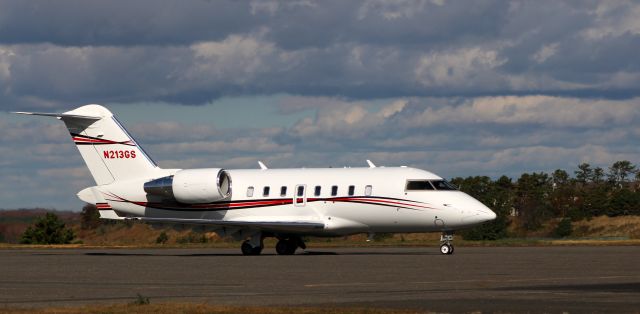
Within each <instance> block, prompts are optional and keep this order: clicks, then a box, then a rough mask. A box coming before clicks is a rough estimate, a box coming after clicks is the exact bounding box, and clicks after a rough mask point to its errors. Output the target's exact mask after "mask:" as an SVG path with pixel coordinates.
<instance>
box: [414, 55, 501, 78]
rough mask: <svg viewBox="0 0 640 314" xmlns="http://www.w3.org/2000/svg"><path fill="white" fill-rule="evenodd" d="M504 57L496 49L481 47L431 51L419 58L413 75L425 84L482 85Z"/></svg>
mask: <svg viewBox="0 0 640 314" xmlns="http://www.w3.org/2000/svg"><path fill="white" fill-rule="evenodd" d="M506 61H507V60H505V59H503V58H500V57H499V56H498V51H496V50H490V49H485V48H481V47H473V48H462V49H458V50H455V51H448V52H433V53H429V54H426V55H424V56H422V57H421V58H420V60H419V61H418V64H417V66H416V69H415V78H416V80H418V82H420V83H421V84H422V85H424V86H427V87H439V86H440V87H442V86H452V85H458V86H470V85H484V84H485V83H483V82H486V83H487V84H488V83H490V82H489V81H491V80H495V76H496V73H495V72H494V71H493V69H494V68H496V67H498V66H500V65H502V64H504V63H505V62H506ZM492 77H493V78H492Z"/></svg>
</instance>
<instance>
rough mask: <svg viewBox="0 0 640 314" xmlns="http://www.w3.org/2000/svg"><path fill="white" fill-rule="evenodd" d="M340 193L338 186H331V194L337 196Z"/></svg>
mask: <svg viewBox="0 0 640 314" xmlns="http://www.w3.org/2000/svg"><path fill="white" fill-rule="evenodd" d="M336 195H338V186H337V185H334V186H332V187H331V196H336Z"/></svg>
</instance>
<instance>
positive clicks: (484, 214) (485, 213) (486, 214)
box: [480, 208, 497, 221]
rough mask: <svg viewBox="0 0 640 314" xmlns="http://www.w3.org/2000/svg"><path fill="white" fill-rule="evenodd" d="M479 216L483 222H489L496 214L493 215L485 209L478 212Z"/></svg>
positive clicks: (489, 210)
mask: <svg viewBox="0 0 640 314" xmlns="http://www.w3.org/2000/svg"><path fill="white" fill-rule="evenodd" d="M480 216H482V218H483V219H484V220H485V221H491V220H494V219H496V217H497V216H496V213H494V212H493V211H492V210H491V209H489V208H487V209H485V210H480Z"/></svg>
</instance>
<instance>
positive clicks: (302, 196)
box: [293, 184, 307, 206]
mask: <svg viewBox="0 0 640 314" xmlns="http://www.w3.org/2000/svg"><path fill="white" fill-rule="evenodd" d="M293 204H294V205H295V206H305V205H306V204H307V186H306V185H305V184H298V185H296V189H295V190H294V193H293Z"/></svg>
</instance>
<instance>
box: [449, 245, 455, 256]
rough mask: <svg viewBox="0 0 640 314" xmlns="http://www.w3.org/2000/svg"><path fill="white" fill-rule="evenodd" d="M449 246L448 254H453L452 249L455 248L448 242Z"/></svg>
mask: <svg viewBox="0 0 640 314" xmlns="http://www.w3.org/2000/svg"><path fill="white" fill-rule="evenodd" d="M449 247H450V248H451V249H450V250H449V255H451V254H453V251H455V250H456V249H455V248H454V247H453V244H450V245H449Z"/></svg>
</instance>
